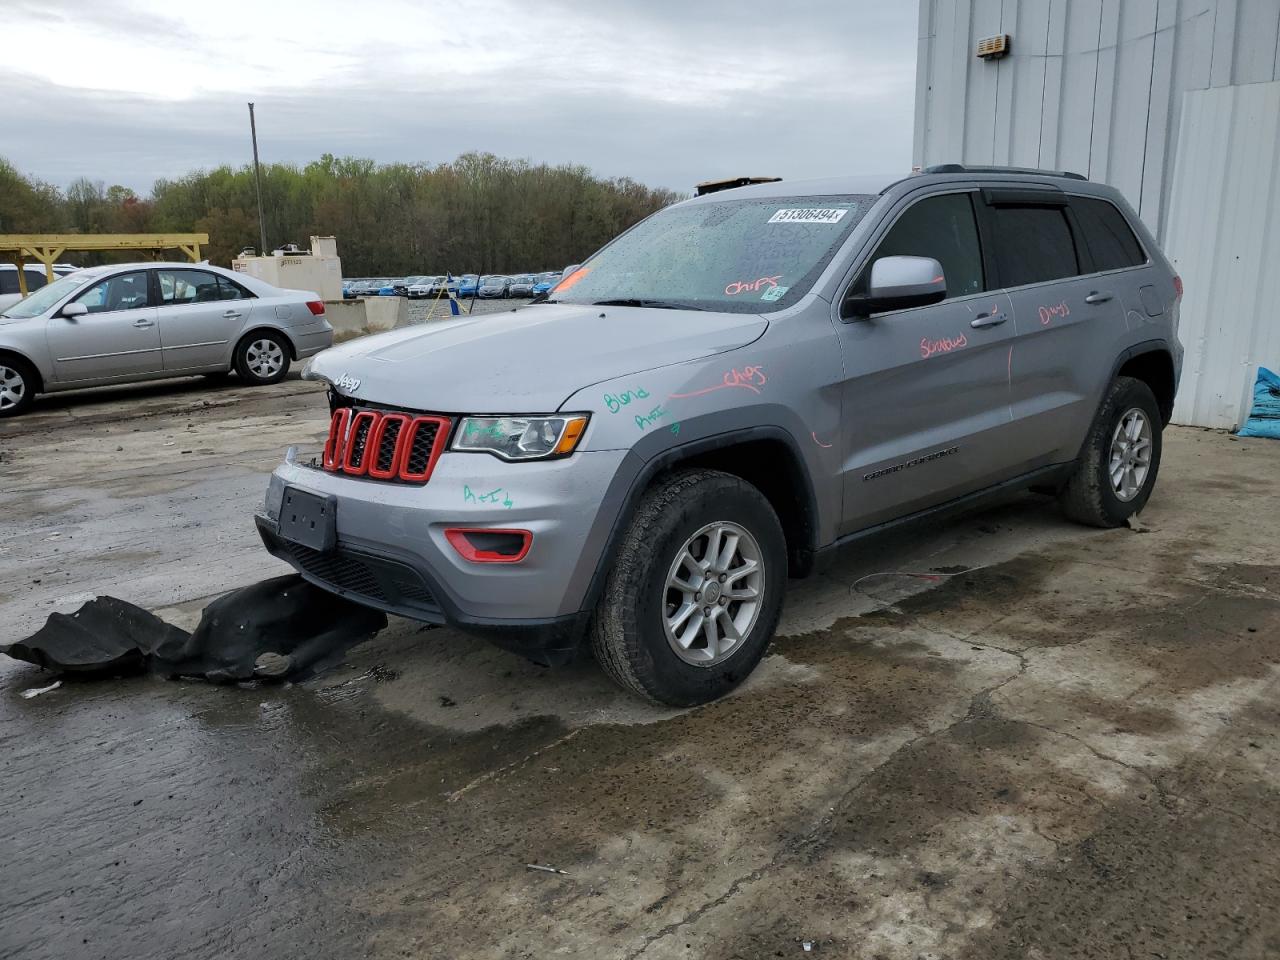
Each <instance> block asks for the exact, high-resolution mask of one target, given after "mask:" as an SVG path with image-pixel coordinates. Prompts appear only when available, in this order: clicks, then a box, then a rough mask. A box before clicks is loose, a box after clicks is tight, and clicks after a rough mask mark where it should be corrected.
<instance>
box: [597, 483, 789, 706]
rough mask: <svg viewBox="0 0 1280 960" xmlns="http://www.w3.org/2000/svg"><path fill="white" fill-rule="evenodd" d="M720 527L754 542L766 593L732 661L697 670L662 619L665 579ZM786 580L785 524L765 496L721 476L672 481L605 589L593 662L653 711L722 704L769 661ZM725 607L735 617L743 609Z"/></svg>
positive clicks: (629, 534) (640, 521)
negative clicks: (688, 549)
mask: <svg viewBox="0 0 1280 960" xmlns="http://www.w3.org/2000/svg"><path fill="white" fill-rule="evenodd" d="M721 522H727V523H732V524H734V525H736V526H738V527H741V528H742V529H743V530H745V531H746V532H747V533H749V534H750V536H751V538H753V539H754V541H755V546H756V547H758V553H759V557H760V559H759V565H760V567H761V568H762V570H763V574H762V579H763V589H761V590H760V591H759V607H758V611H757V613H756V615H755V620H754V621H753V622H752V623H751V625H750V626H749V628H748V629H747V630H746V632H745V635H743V636H742V638H741V640H739V641H737V643H736V644H735V645H734V646H733V647H732V648H731V649H730V651H729V652H728V653H727V654H726V655H725V658H724V659H722V660H719V661H716V662H710V663H708V664H706V665H701V664H692V663H688V662H686V661H685V660H684V659H681V657H680V656H679V655H677V654H676V652H675V650H674V648H673V646H672V644H671V643H670V642H668V640H667V632H666V627H665V622H664V620H665V616H666V615H667V613H668V612H669V611H671V610H672V609H673V607H674V601H670V600H669V597H670V593H669V591H668V589H667V574H668V570H669V568H670V567H671V565H672V564H673V563H674V562H675V560H676V557H677V555H678V554H679V553H680V552H681V551H682V550H683V549H684V547H685V545H686V542H687V541H689V539H690V538H691V537H693V536H694V535H695V534H697V533H698V532H699V531H700V530H702V528H704V527H705V526H707V525H708V524H713V523H721ZM695 558H696V557H695ZM786 580H787V550H786V540H785V538H784V536H783V532H782V525H781V524H780V523H779V522H778V517H777V514H775V513H774V511H773V508H772V507H771V506H770V505H769V501H768V500H766V499H765V497H764V495H763V494H762V493H761V492H760V491H759V490H757V489H756V488H755V487H753V486H752V485H751V484H749V483H747V482H746V481H745V480H742V479H741V478H739V477H735V476H733V475H732V474H728V473H721V472H720V471H718V470H682V471H677V472H674V473H671V474H668V475H666V476H664V477H662V478H661V479H659V480H657V481H656V482H655V483H654V485H653V486H652V487H651V488H650V489H649V490H647V491H646V492H645V494H644V496H643V498H642V499H641V501H640V504H639V506H638V507H637V508H636V513H635V516H634V517H633V518H632V520H631V524H630V526H629V527H628V528H627V531H626V533H625V534H624V535H623V538H622V543H621V544H620V545H619V551H618V557H617V560H616V562H615V563H614V566H613V569H612V571H611V572H610V574H609V576H608V578H607V579H606V581H605V585H604V593H603V595H602V596H601V598H600V601H599V603H598V604H597V606H596V610H595V616H594V617H593V618H592V626H591V646H592V649H593V651H594V653H595V656H596V660H597V661H598V662H599V663H600V665H601V666H602V667H603V668H604V670H605V672H606V673H607V674H608V675H609V676H610V677H611V678H612V679H613V680H614V682H616V683H617V684H618V685H619V686H621V687H622V688H623V689H624V690H628V691H631V692H633V693H636V694H639V695H640V696H642V697H645V698H646V699H649V700H652V701H654V702H656V703H662V704H668V705H670V706H676V707H691V706H694V705H696V704H699V703H707V702H708V701H711V700H715V699H716V698H717V697H721V696H723V695H724V694H726V693H728V692H729V691H730V690H732V689H733V688H734V687H736V686H737V685H738V684H739V683H741V682H742V681H743V680H744V679H746V677H747V676H748V675H749V674H750V673H751V671H752V670H754V669H755V667H756V664H758V663H759V662H760V658H761V657H762V656H764V652H765V649H766V648H767V647H768V645H769V641H770V640H771V639H772V638H773V632H774V630H775V629H776V628H777V625H778V617H779V616H780V615H781V613H782V598H783V594H784V592H785V590H786ZM713 589H715V591H716V592H717V593H719V591H720V590H721V589H726V588H719V587H713ZM669 603H670V604H671V605H670V606H669V605H668V604H669ZM728 603H729V606H728V607H727V608H726V610H727V612H728V613H729V615H730V617H731V618H732V616H733V615H734V610H735V609H741V607H735V606H734V603H733V601H728ZM696 615H697V614H696V612H695V616H696ZM717 615H718V614H717ZM701 639H702V637H701V635H699V640H701ZM699 640H695V641H694V643H695V644H696V643H697V642H699Z"/></svg>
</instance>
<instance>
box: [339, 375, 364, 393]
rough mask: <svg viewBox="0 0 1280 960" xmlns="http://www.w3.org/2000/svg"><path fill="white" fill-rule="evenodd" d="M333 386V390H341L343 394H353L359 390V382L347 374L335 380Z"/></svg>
mask: <svg viewBox="0 0 1280 960" xmlns="http://www.w3.org/2000/svg"><path fill="white" fill-rule="evenodd" d="M333 386H334V389H336V390H341V391H342V392H343V393H355V392H356V391H357V390H359V389H360V380H359V379H358V378H357V377H353V376H351V374H349V373H344V374H343V375H342V376H340V377H339V378H338V379H337V380H335V381H333Z"/></svg>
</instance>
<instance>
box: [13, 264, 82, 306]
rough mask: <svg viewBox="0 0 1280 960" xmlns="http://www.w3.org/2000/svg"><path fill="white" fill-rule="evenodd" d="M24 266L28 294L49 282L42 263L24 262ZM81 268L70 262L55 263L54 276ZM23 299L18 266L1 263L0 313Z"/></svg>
mask: <svg viewBox="0 0 1280 960" xmlns="http://www.w3.org/2000/svg"><path fill="white" fill-rule="evenodd" d="M23 268H24V269H23V273H25V274H26V275H27V293H28V295H30V294H32V293H35V292H36V291H37V290H39V289H40V288H41V287H43V286H44V285H45V283H47V282H48V281H47V280H46V279H45V272H44V267H43V266H42V265H40V264H38V263H35V264H33V263H28V264H24V265H23ZM79 269H80V268H79V267H75V266H72V265H71V264H69V263H55V264H54V265H53V277H54V279H55V280H56V279H57V278H58V277H65V276H66V275H67V274H68V273H75V272H76V271H77V270H79ZM21 299H22V291H21V290H20V289H19V288H18V268H17V266H15V265H14V264H12V263H0V313H4V311H5V310H6V309H8V308H9V307H11V306H13V305H14V304H15V303H17V302H18V301H19V300H21Z"/></svg>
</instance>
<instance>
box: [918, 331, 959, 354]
mask: <svg viewBox="0 0 1280 960" xmlns="http://www.w3.org/2000/svg"><path fill="white" fill-rule="evenodd" d="M968 345H969V341H968V339H967V338H966V337H965V335H964V334H963V333H962V334H960V336H958V337H943V338H942V339H941V340H930V339H929V338H928V337H921V338H920V356H921V357H923V358H924V359H925V360H928V359H929V358H930V357H932V356H934V355H935V354H938V353H950V352H951V351H952V350H959V349H960V348H961V347H967V346H968Z"/></svg>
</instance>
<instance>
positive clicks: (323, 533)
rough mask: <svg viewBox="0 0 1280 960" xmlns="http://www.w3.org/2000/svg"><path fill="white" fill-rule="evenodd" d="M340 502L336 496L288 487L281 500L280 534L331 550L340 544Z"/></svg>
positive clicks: (325, 550)
mask: <svg viewBox="0 0 1280 960" xmlns="http://www.w3.org/2000/svg"><path fill="white" fill-rule="evenodd" d="M337 514H338V502H337V500H336V499H335V498H334V497H328V496H321V495H320V494H317V493H308V492H307V491H306V490H299V489H297V488H296V487H285V488H284V497H283V498H281V500H280V536H281V537H283V538H284V539H285V540H290V541H292V542H293V543H298V544H301V545H302V546H304V547H310V548H311V549H312V550H319V551H320V552H321V553H329V552H330V551H331V550H333V549H334V547H336V546H337V545H338V517H337Z"/></svg>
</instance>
